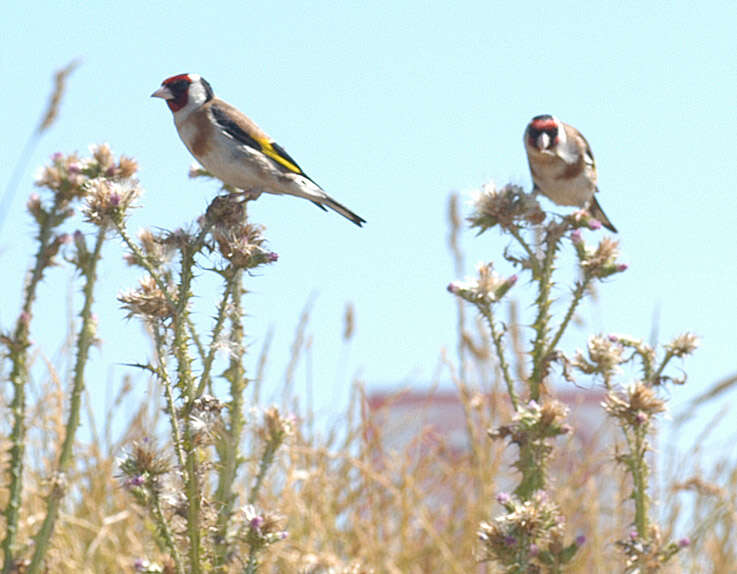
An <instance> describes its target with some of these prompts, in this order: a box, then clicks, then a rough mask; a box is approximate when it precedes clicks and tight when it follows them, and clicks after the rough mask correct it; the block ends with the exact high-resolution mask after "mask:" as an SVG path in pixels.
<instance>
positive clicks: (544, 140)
mask: <svg viewBox="0 0 737 574" xmlns="http://www.w3.org/2000/svg"><path fill="white" fill-rule="evenodd" d="M535 143H536V144H537V149H539V150H540V151H543V150H546V149H548V146H549V145H550V136H549V135H548V134H546V133H545V132H543V133H541V134H540V135H539V136H537V141H536V142H535Z"/></svg>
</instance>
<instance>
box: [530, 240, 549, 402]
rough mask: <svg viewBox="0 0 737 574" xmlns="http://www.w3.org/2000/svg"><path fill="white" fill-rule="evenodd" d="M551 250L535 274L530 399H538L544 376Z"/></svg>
mask: <svg viewBox="0 0 737 574" xmlns="http://www.w3.org/2000/svg"><path fill="white" fill-rule="evenodd" d="M553 252H554V250H553V249H552V248H550V247H548V250H547V252H546V253H545V259H544V262H543V266H542V268H541V269H540V273H539V274H538V276H537V281H538V295H537V299H536V301H535V304H536V306H537V317H536V318H535V323H534V324H533V328H534V329H535V340H534V341H533V344H532V345H533V347H532V375H531V376H530V399H531V400H533V401H539V400H540V388H541V386H542V384H543V378H544V376H545V367H544V362H545V352H546V350H547V345H546V342H547V338H548V324H549V323H550V288H551V286H552V274H553Z"/></svg>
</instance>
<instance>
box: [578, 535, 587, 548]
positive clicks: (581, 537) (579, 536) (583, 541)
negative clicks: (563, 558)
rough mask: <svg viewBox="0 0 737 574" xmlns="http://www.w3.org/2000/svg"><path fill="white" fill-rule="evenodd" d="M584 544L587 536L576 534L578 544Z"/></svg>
mask: <svg viewBox="0 0 737 574" xmlns="http://www.w3.org/2000/svg"><path fill="white" fill-rule="evenodd" d="M584 544H586V536H584V535H583V534H579V535H578V536H576V546H583V545H584Z"/></svg>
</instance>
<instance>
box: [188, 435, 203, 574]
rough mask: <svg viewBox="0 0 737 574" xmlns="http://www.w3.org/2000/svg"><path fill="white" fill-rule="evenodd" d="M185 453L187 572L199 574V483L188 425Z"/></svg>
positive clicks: (194, 451) (194, 450) (195, 457)
mask: <svg viewBox="0 0 737 574" xmlns="http://www.w3.org/2000/svg"><path fill="white" fill-rule="evenodd" d="M185 437H186V445H185V446H186V451H187V467H186V468H187V472H186V477H187V478H186V485H185V488H186V491H187V500H188V502H189V503H188V505H187V534H188V536H189V568H190V569H189V572H190V574H199V573H200V572H201V571H202V570H201V568H200V551H201V548H200V543H201V541H200V482H199V472H198V469H197V447H196V446H195V445H194V444H193V441H192V432H191V429H190V428H189V424H187V425H186V427H185Z"/></svg>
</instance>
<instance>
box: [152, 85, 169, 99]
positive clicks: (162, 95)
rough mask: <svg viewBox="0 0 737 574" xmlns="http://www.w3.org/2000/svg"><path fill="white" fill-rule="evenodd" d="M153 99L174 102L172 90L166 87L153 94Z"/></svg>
mask: <svg viewBox="0 0 737 574" xmlns="http://www.w3.org/2000/svg"><path fill="white" fill-rule="evenodd" d="M151 97H152V98H163V99H165V100H173V99H174V94H172V93H171V90H170V89H169V88H167V87H166V86H161V87H160V88H159V89H158V90H156V91H155V92H154V93H153V94H151Z"/></svg>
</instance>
